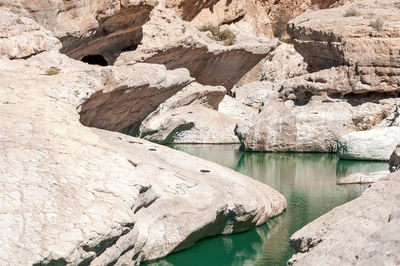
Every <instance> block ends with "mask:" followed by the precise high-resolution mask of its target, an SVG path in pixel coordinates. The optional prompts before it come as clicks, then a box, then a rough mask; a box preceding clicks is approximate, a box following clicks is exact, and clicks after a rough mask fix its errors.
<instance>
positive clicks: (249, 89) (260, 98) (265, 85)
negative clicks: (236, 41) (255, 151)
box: [231, 81, 279, 108]
mask: <svg viewBox="0 0 400 266" xmlns="http://www.w3.org/2000/svg"><path fill="white" fill-rule="evenodd" d="M274 85H275V84H274V83H272V82H268V81H262V82H261V81H258V82H250V83H247V84H244V85H243V86H239V87H235V88H234V89H233V90H232V91H231V94H232V95H234V97H235V99H237V100H238V101H239V102H240V103H242V104H245V105H247V106H252V107H255V108H261V107H262V106H263V105H264V101H265V99H278V98H279V93H278V90H277V88H276V86H274Z"/></svg>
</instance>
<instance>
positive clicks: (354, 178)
mask: <svg viewBox="0 0 400 266" xmlns="http://www.w3.org/2000/svg"><path fill="white" fill-rule="evenodd" d="M389 173H390V172H389V171H378V172H372V173H369V174H363V173H354V174H351V175H349V176H346V177H343V178H340V179H338V180H337V181H336V184H337V185H347V184H369V183H374V182H376V181H378V180H379V179H381V178H382V177H384V176H387V175H388V174H389Z"/></svg>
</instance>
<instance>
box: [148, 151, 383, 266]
mask: <svg viewBox="0 0 400 266" xmlns="http://www.w3.org/2000/svg"><path fill="white" fill-rule="evenodd" d="M170 147H172V148H174V149H177V150H181V151H184V152H187V153H189V154H191V155H194V156H197V157H200V158H203V159H206V160H209V161H213V162H216V163H218V164H220V165H223V166H226V167H229V168H231V169H233V170H235V171H238V172H240V173H243V174H245V175H248V176H250V177H252V178H254V179H257V180H259V181H260V182H263V183H265V184H267V185H269V186H271V187H272V188H274V189H276V190H278V191H279V192H280V193H282V194H283V195H284V196H285V197H286V199H287V202H288V208H287V210H286V211H285V212H284V213H282V214H281V215H279V216H277V217H275V218H272V219H270V220H269V221H268V222H267V223H266V224H264V225H261V226H258V227H256V228H254V229H252V230H250V231H248V232H245V233H240V234H234V235H230V236H220V237H214V238H208V239H204V240H202V241H200V242H198V243H197V244H195V245H194V246H192V247H191V248H189V249H187V250H184V251H181V252H178V253H175V254H171V255H169V256H167V257H166V258H164V259H161V260H157V261H155V262H153V263H149V264H148V265H152V266H154V265H177V266H179V265H285V264H286V261H287V260H288V259H289V258H290V257H291V256H292V255H293V254H294V253H295V250H294V249H292V248H291V247H289V244H288V240H289V237H290V236H291V235H292V234H293V233H294V232H296V231H297V230H299V229H301V228H302V227H303V226H305V225H306V224H308V223H309V222H311V221H312V220H314V219H316V218H318V217H319V216H321V215H323V214H325V213H327V212H328V211H330V210H331V209H333V208H334V207H337V206H339V205H342V204H344V203H346V202H349V201H351V200H353V199H354V198H356V197H358V196H359V195H361V193H362V192H363V191H364V189H365V188H366V185H345V186H337V185H336V180H337V179H339V178H341V177H344V176H346V175H349V174H351V173H355V172H364V173H368V172H372V171H378V170H386V168H387V165H386V163H384V162H363V161H342V160H339V159H338V157H337V156H336V155H335V154H324V153H260V152H246V151H241V150H239V145H232V144H229V145H173V146H172V145H170Z"/></svg>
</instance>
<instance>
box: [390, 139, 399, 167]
mask: <svg viewBox="0 0 400 266" xmlns="http://www.w3.org/2000/svg"><path fill="white" fill-rule="evenodd" d="M399 169H400V144H398V145H397V146H396V149H394V151H393V153H392V155H390V158H389V171H390V172H395V171H397V170H399Z"/></svg>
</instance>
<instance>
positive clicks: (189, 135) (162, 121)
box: [140, 83, 239, 143]
mask: <svg viewBox="0 0 400 266" xmlns="http://www.w3.org/2000/svg"><path fill="white" fill-rule="evenodd" d="M225 93H226V89H225V88H223V87H212V86H203V85H201V84H198V83H192V84H190V85H189V86H187V87H186V88H184V89H183V90H181V91H179V92H178V93H176V94H175V95H174V96H173V97H171V98H169V99H168V100H167V101H165V102H164V103H162V104H161V105H160V106H159V107H158V108H157V110H156V111H154V112H153V113H151V114H150V115H149V116H148V117H147V118H146V119H145V120H144V121H143V122H142V125H141V127H140V136H141V137H142V138H145V139H148V140H151V141H154V142H159V143H238V142H239V140H238V139H237V138H236V136H235V134H234V128H235V125H236V123H237V119H235V118H234V117H230V116H228V115H225V114H222V113H219V112H217V111H216V110H217V109H218V105H219V103H220V102H221V100H222V99H223V98H224V96H225Z"/></svg>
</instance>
